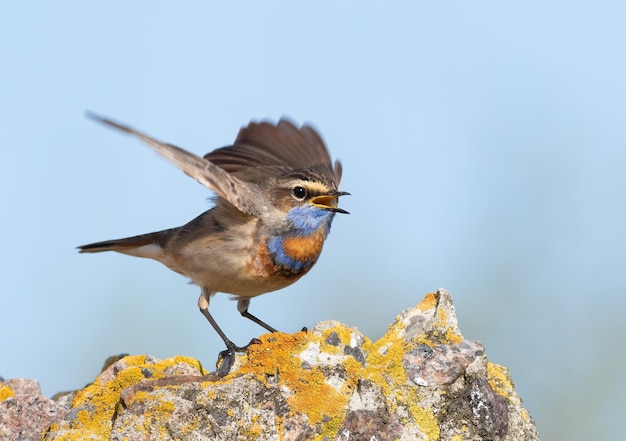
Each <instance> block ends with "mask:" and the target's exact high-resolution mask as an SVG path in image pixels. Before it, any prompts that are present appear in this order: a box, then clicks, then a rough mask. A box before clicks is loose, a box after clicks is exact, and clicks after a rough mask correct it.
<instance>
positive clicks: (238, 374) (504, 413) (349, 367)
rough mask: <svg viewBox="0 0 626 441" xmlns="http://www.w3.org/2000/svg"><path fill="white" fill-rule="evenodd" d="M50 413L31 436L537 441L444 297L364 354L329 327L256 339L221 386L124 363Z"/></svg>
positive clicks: (181, 365) (189, 369)
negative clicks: (463, 330)
mask: <svg viewBox="0 0 626 441" xmlns="http://www.w3.org/2000/svg"><path fill="white" fill-rule="evenodd" d="M6 383H7V382H5V383H4V384H6ZM37 393H38V392H37ZM1 394H2V388H0V398H1V397H2V395H1ZM15 396H17V394H15V395H14V396H12V397H9V398H6V399H5V400H4V401H2V402H0V415H4V414H5V412H6V409H7V408H11V406H8V405H7V404H5V403H7V402H9V401H10V400H14V399H15ZM29 396H31V395H29ZM65 397H67V395H66V396H65ZM48 401H50V400H48ZM56 406H57V407H55V408H54V410H53V411H51V412H49V415H50V418H49V419H48V421H49V424H48V425H47V426H46V425H45V424H43V423H42V424H39V425H37V428H38V430H40V432H39V433H40V434H41V433H43V436H44V439H45V440H70V439H71V440H73V439H92V440H107V439H113V440H157V439H158V440H236V439H241V440H244V439H246V440H247V439H257V440H279V439H280V440H305V439H315V440H333V439H334V440H342V441H347V440H379V441H384V440H438V439H441V440H487V439H488V440H538V439H539V436H538V434H537V431H536V429H535V424H534V421H533V419H532V417H531V416H530V414H529V413H528V412H527V411H526V410H525V409H524V408H523V407H522V404H521V400H520V398H519V397H518V396H517V394H516V393H515V389H514V386H513V383H512V381H511V378H510V376H509V373H508V371H507V370H506V368H503V367H501V366H498V365H496V364H493V363H491V362H489V361H488V360H487V358H486V357H485V355H484V348H483V345H482V344H481V343H480V342H476V341H470V340H466V339H464V338H463V336H462V335H461V333H460V331H459V329H458V326H457V320H456V315H455V312H454V306H453V305H452V301H451V299H450V296H449V295H448V293H447V292H446V291H444V290H440V291H438V292H436V293H431V294H428V295H426V297H425V298H424V300H423V301H422V302H421V303H420V304H418V305H417V306H416V307H415V308H412V309H409V310H407V311H404V312H403V313H402V314H400V315H399V316H398V318H397V319H396V321H395V322H394V323H393V324H392V325H391V326H390V327H389V330H388V332H387V333H386V334H385V336H383V337H382V338H381V339H380V340H378V341H376V342H372V341H370V340H369V339H368V338H367V337H365V336H363V335H362V334H361V333H359V332H358V331H357V330H356V329H352V328H348V327H346V326H344V325H342V324H340V323H337V322H333V321H329V322H323V323H319V324H318V325H317V326H315V328H314V329H313V330H311V331H309V332H298V333H296V334H293V335H288V334H282V333H274V334H266V335H263V336H261V337H260V343H259V344H255V345H251V346H250V348H249V350H248V352H247V353H246V354H241V355H238V356H237V357H236V359H235V360H234V364H233V366H232V368H231V370H230V374H228V375H227V376H225V377H224V378H220V377H218V376H216V375H214V374H211V373H208V372H206V371H205V370H204V368H203V367H202V366H201V365H200V363H199V362H198V361H196V360H193V359H190V358H186V357H174V358H170V359H166V360H159V359H156V358H154V357H150V356H128V357H124V358H122V359H119V360H117V361H113V362H112V364H110V365H109V366H108V367H106V369H105V370H104V371H103V372H102V373H101V374H100V375H99V376H98V377H97V378H96V380H95V381H94V382H93V383H92V384H90V385H88V386H87V387H85V388H84V389H82V390H79V391H76V392H75V394H74V395H73V396H71V403H70V402H69V401H67V402H66V405H63V404H59V403H57V404H56ZM24 409H25V410H26V408H24ZM25 413H28V412H25ZM13 418H18V417H17V416H15V414H14V416H13ZM9 419H10V418H9ZM16 427H17V426H16ZM46 427H47V428H46ZM44 429H45V430H44ZM2 430H4V432H2ZM12 430H14V429H13V426H11V425H10V421H8V419H7V418H4V420H3V419H1V418H0V437H1V435H3V434H7V433H8V434H9V435H7V436H9V438H6V439H21V438H19V437H18V436H17V435H15V433H16V432H12ZM33 430H34V429H33ZM11 436H13V438H11ZM2 439H5V438H4V437H2ZM24 439H28V438H24ZM31 439H32V438H31Z"/></svg>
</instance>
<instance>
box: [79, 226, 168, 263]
mask: <svg viewBox="0 0 626 441" xmlns="http://www.w3.org/2000/svg"><path fill="white" fill-rule="evenodd" d="M172 230H174V229H173V228H172V229H169V230H163V231H157V232H155V233H148V234H140V235H139V236H132V237H126V238H124V239H114V240H105V241H102V242H94V243H90V244H87V245H81V246H79V247H77V248H78V251H79V252H80V253H99V252H101V251H117V252H118V253H123V254H130V255H131V256H137V257H149V258H153V259H154V258H157V256H158V255H160V254H161V252H162V251H163V248H164V246H165V242H166V241H167V238H168V237H169V233H170V232H171V231H172Z"/></svg>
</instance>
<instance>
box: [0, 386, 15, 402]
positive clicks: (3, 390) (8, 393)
mask: <svg viewBox="0 0 626 441" xmlns="http://www.w3.org/2000/svg"><path fill="white" fill-rule="evenodd" d="M12 396H13V389H11V388H10V387H9V386H5V385H4V384H0V401H2V400H6V399H7V398H9V397H12Z"/></svg>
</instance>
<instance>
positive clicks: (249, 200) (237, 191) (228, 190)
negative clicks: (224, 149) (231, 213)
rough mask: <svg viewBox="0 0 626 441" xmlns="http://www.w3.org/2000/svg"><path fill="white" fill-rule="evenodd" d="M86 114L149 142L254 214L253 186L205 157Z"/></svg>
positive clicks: (163, 154)
mask: <svg viewBox="0 0 626 441" xmlns="http://www.w3.org/2000/svg"><path fill="white" fill-rule="evenodd" d="M87 117H89V118H91V119H93V120H96V121H98V122H101V123H103V124H106V125H108V126H111V127H114V128H116V129H119V130H121V131H123V132H125V133H128V134H130V135H133V136H135V137H137V138H139V139H141V140H142V141H143V142H145V143H146V144H148V145H149V146H150V147H151V148H152V149H153V150H154V151H156V152H157V153H158V154H160V155H161V156H163V157H164V158H165V159H167V160H168V161H170V162H171V163H172V164H174V165H175V166H177V167H178V168H180V169H181V170H182V171H184V172H185V173H186V174H187V175H188V176H190V177H192V178H193V179H195V180H196V181H198V182H199V183H201V184H202V185H204V186H205V187H208V188H210V189H211V190H213V191H214V192H215V193H217V195H218V196H219V197H222V198H224V199H226V200H227V201H228V202H230V203H231V204H232V205H233V206H235V207H236V208H237V209H238V210H240V211H242V212H243V213H246V214H249V215H252V216H254V215H257V214H258V209H257V207H256V206H255V204H254V200H255V195H254V189H251V188H250V186H249V185H248V184H247V183H245V182H243V181H241V180H240V179H239V178H237V177H236V176H233V175H231V174H230V173H229V172H228V171H227V170H226V169H225V168H223V167H221V166H220V167H218V166H217V165H215V164H213V163H212V162H211V161H210V160H208V159H206V158H201V157H199V156H196V155H194V154H193V153H190V152H188V151H186V150H183V149H181V148H180V147H176V146H173V145H171V144H166V143H164V142H161V141H158V140H156V139H154V138H152V137H151V136H148V135H146V134H145V133H142V132H140V131H138V130H135V129H133V128H131V127H128V126H126V125H123V124H120V123H118V122H115V121H112V120H110V119H107V118H103V117H101V116H98V115H96V114H94V113H91V112H87Z"/></svg>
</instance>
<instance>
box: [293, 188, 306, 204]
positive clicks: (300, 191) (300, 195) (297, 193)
mask: <svg viewBox="0 0 626 441" xmlns="http://www.w3.org/2000/svg"><path fill="white" fill-rule="evenodd" d="M291 193H292V194H293V196H294V197H295V198H296V199H298V200H300V201H301V200H303V199H304V198H305V197H306V189H305V188H304V187H300V186H298V187H293V190H291Z"/></svg>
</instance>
